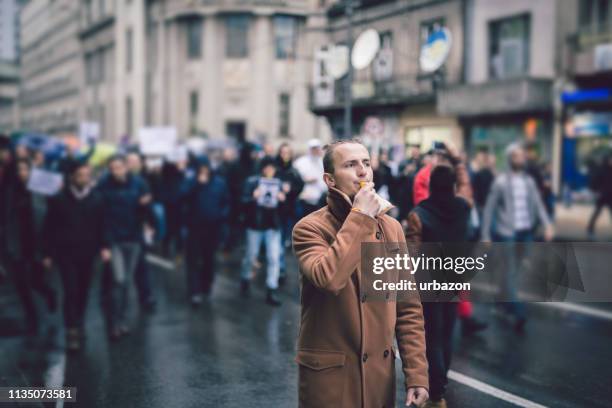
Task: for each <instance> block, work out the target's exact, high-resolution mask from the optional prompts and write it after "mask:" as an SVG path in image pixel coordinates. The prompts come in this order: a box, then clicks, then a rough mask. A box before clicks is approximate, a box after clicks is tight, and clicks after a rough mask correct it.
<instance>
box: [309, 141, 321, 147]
mask: <svg viewBox="0 0 612 408" xmlns="http://www.w3.org/2000/svg"><path fill="white" fill-rule="evenodd" d="M315 147H321V141H320V140H319V139H310V140H309V141H308V148H309V149H312V148H315Z"/></svg>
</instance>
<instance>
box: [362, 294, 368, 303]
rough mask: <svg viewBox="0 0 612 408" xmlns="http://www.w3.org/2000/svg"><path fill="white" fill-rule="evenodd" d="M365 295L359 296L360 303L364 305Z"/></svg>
mask: <svg viewBox="0 0 612 408" xmlns="http://www.w3.org/2000/svg"><path fill="white" fill-rule="evenodd" d="M366 297H367V296H366V295H361V303H365V301H366Z"/></svg>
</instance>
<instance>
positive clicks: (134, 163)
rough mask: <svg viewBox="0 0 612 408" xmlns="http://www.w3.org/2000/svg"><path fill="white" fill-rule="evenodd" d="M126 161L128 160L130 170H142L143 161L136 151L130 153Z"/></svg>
mask: <svg viewBox="0 0 612 408" xmlns="http://www.w3.org/2000/svg"><path fill="white" fill-rule="evenodd" d="M126 161H127V167H128V170H129V171H130V172H132V173H134V174H139V173H140V172H141V170H142V161H141V160H140V156H138V155H137V154H134V153H131V154H128V156H127V158H126Z"/></svg>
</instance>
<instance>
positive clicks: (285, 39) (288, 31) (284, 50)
mask: <svg viewBox="0 0 612 408" xmlns="http://www.w3.org/2000/svg"><path fill="white" fill-rule="evenodd" d="M274 43H275V45H276V58H278V59H294V58H295V54H296V44H297V19H295V18H294V17H290V16H276V17H274Z"/></svg>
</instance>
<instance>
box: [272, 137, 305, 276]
mask: <svg viewBox="0 0 612 408" xmlns="http://www.w3.org/2000/svg"><path fill="white" fill-rule="evenodd" d="M276 166H277V177H278V178H279V179H280V180H281V181H282V182H283V184H282V186H283V191H284V192H285V195H286V198H285V201H284V202H283V203H282V204H281V206H280V217H281V258H280V275H279V283H280V284H281V285H283V284H284V283H285V281H286V279H287V272H286V263H285V248H291V231H293V226H294V225H295V223H296V221H297V218H296V217H297V207H296V205H297V198H298V196H299V195H300V193H301V192H302V189H303V188H304V181H303V180H302V177H300V174H299V173H298V172H297V170H296V169H295V168H294V167H293V152H292V151H291V146H289V143H283V144H281V145H280V147H279V148H278V155H277V157H276Z"/></svg>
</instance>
